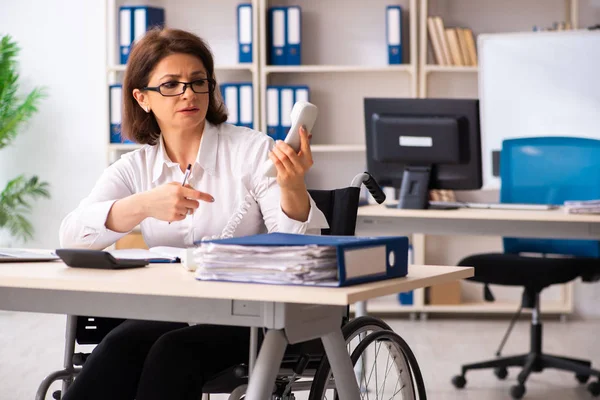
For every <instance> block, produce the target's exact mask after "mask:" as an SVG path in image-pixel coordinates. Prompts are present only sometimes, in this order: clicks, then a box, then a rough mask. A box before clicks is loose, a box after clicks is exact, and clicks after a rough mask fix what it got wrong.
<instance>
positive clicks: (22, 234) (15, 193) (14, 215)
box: [0, 175, 50, 241]
mask: <svg viewBox="0 0 600 400" xmlns="http://www.w3.org/2000/svg"><path fill="white" fill-rule="evenodd" d="M48 188H49V185H48V183H47V182H40V181H39V179H38V177H37V176H33V177H31V178H30V179H26V178H25V177H24V176H23V175H21V176H18V177H16V178H15V179H13V180H11V181H10V182H8V184H7V185H6V188H5V189H4V190H3V191H2V193H1V194H0V227H5V228H7V229H8V230H9V232H10V233H11V235H13V236H15V237H16V238H19V239H22V240H24V241H26V240H28V239H31V238H32V237H33V227H32V225H31V223H30V222H29V221H28V220H27V218H26V217H25V214H26V213H28V212H29V211H30V210H31V203H30V202H31V201H32V200H35V199H38V198H42V197H45V198H49V197H50V193H49V191H48Z"/></svg>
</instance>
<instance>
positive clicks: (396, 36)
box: [385, 6, 402, 65]
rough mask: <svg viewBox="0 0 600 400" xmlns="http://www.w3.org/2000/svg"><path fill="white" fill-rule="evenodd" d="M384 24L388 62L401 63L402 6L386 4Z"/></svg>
mask: <svg viewBox="0 0 600 400" xmlns="http://www.w3.org/2000/svg"><path fill="white" fill-rule="evenodd" d="M385 26H386V34H387V35H386V36H387V47H388V63H389V64H392V65H393V64H402V7H400V6H387V8H386V18H385Z"/></svg>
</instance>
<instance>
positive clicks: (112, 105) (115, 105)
mask: <svg viewBox="0 0 600 400" xmlns="http://www.w3.org/2000/svg"><path fill="white" fill-rule="evenodd" d="M122 99H123V87H122V85H121V84H116V85H110V86H109V87H108V109H109V113H110V115H109V119H110V133H109V135H110V143H133V142H132V141H130V140H123V138H122V136H121V106H122Z"/></svg>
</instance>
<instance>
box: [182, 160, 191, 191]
mask: <svg viewBox="0 0 600 400" xmlns="http://www.w3.org/2000/svg"><path fill="white" fill-rule="evenodd" d="M191 170H192V164H188V166H187V168H186V170H185V175H184V176H183V183H182V184H181V186H185V182H186V181H187V178H188V177H189V176H190V171H191Z"/></svg>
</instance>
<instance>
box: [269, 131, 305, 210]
mask: <svg viewBox="0 0 600 400" xmlns="http://www.w3.org/2000/svg"><path fill="white" fill-rule="evenodd" d="M311 137H312V135H310V134H309V133H308V132H307V131H306V128H305V127H304V126H302V127H301V128H300V151H299V152H298V153H296V152H295V151H294V149H292V148H291V146H290V145H288V144H287V143H284V142H282V141H277V143H276V144H275V147H274V148H273V151H272V152H271V153H269V159H271V161H273V164H275V167H276V168H277V183H278V184H279V187H280V188H281V209H282V210H283V212H284V213H285V214H286V215H287V216H288V217H289V218H291V219H294V220H296V221H301V222H305V221H306V220H307V219H308V215H309V214H310V201H309V198H308V192H307V190H306V184H305V183H304V174H306V171H308V170H309V169H310V167H312V165H313V158H312V153H311V151H310V142H309V141H310V138H311Z"/></svg>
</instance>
